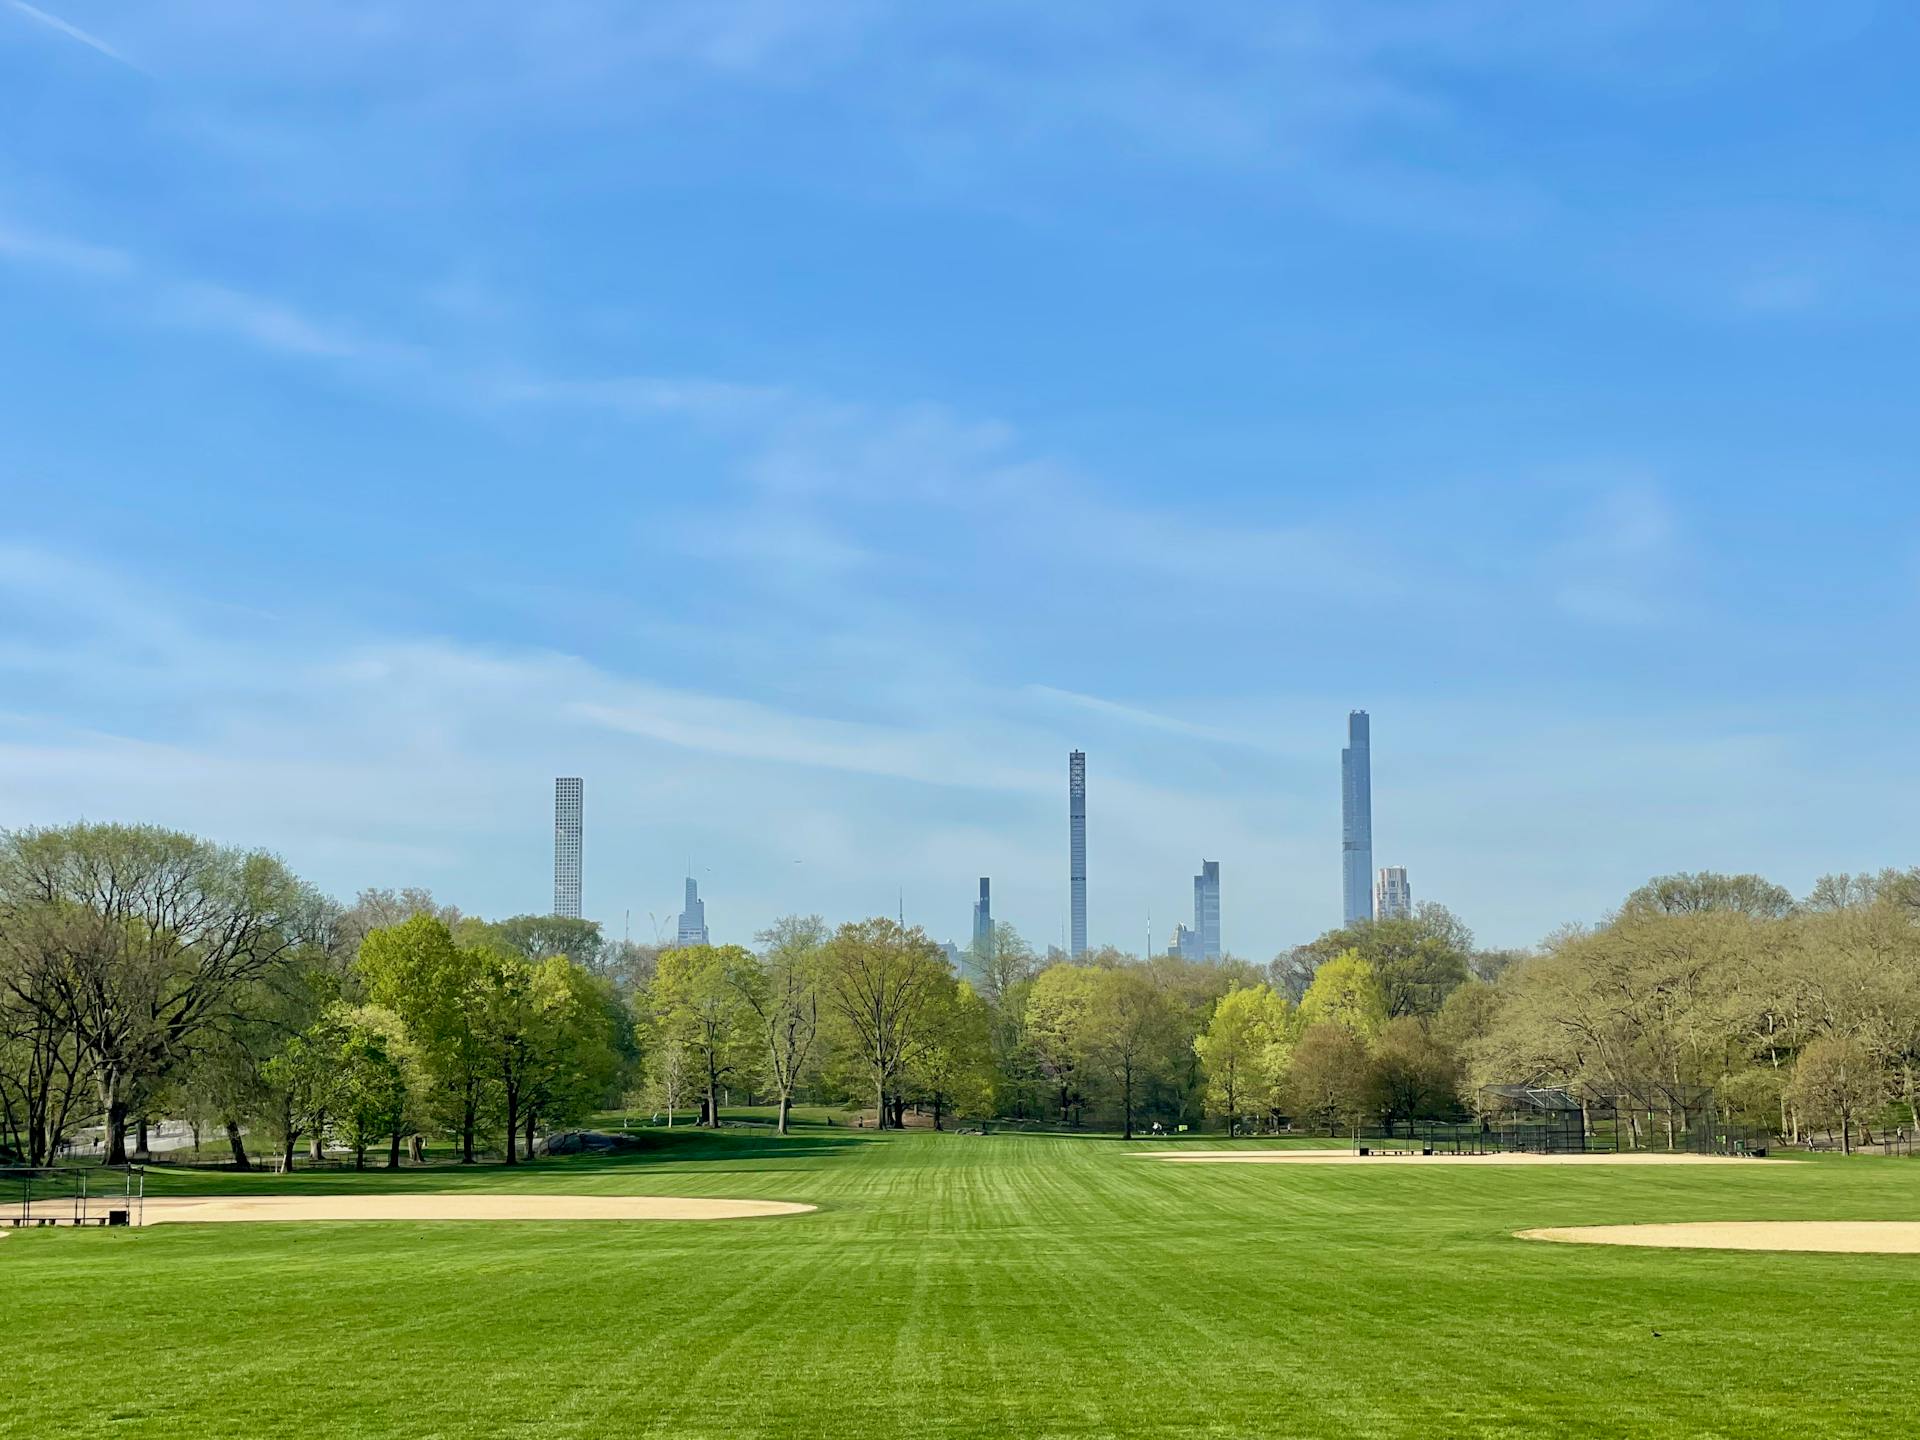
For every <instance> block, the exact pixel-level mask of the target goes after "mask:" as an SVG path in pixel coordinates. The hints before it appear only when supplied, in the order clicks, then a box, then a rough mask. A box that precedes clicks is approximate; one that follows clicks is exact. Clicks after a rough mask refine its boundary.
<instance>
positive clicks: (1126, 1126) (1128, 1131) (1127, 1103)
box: [1120, 1069, 1133, 1140]
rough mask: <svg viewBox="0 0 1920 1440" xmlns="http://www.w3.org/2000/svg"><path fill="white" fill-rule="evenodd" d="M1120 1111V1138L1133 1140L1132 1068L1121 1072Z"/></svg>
mask: <svg viewBox="0 0 1920 1440" xmlns="http://www.w3.org/2000/svg"><path fill="white" fill-rule="evenodd" d="M1120 1111H1121V1126H1120V1131H1121V1134H1120V1138H1121V1139H1123V1140H1131V1139H1133V1071H1132V1070H1131V1069H1127V1070H1124V1071H1122V1072H1121V1080H1120Z"/></svg>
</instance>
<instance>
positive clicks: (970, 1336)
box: [0, 1125, 1920, 1440]
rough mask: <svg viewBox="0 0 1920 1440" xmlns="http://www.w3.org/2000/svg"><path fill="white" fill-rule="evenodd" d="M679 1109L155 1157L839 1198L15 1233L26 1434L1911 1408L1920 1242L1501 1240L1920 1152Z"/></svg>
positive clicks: (3, 1414) (14, 1382)
mask: <svg viewBox="0 0 1920 1440" xmlns="http://www.w3.org/2000/svg"><path fill="white" fill-rule="evenodd" d="M655 1138H656V1140H657V1144H655V1145H654V1146H653V1147H652V1148H650V1149H649V1150H648V1151H646V1152H645V1153H642V1154H639V1155H635V1156H629V1157H623V1158H620V1159H613V1160H602V1159H595V1158H591V1157H582V1158H575V1159H561V1160H550V1161H542V1162H540V1163H539V1164H537V1165H535V1166H533V1167H531V1168H527V1169H522V1170H519V1171H509V1170H504V1169H502V1168H499V1167H487V1168H486V1169H484V1170H470V1171H464V1172H463V1171H460V1170H458V1169H453V1168H449V1169H427V1170H420V1171H404V1172H401V1173H400V1174H398V1175H392V1176H389V1175H385V1174H382V1173H380V1172H369V1173H368V1174H365V1175H354V1174H351V1173H319V1174H313V1175H296V1176H293V1177H290V1178H288V1179H285V1180H282V1179H277V1178H274V1177H270V1176H254V1177H249V1176H243V1175H220V1174H209V1173H165V1174H160V1175H156V1176H155V1177H154V1179H153V1182H152V1184H151V1186H150V1193H154V1194H160V1193H185V1192H189V1191H197V1192H211V1193H232V1192H236V1191H244V1192H249V1193H252V1192H259V1193H274V1192H287V1191H292V1190H296V1189H297V1190H301V1191H312V1190H320V1189H325V1190H334V1189H342V1190H351V1189H375V1188H378V1189H388V1188H394V1187H405V1188H409V1189H421V1190H436V1189H456V1188H457V1189H467V1188H472V1187H481V1188H489V1189H502V1190H505V1189H515V1190H551V1191H554V1192H570V1193H583V1192H593V1193H617V1192H628V1193H636V1194H661V1195H716V1196H734V1195H737V1196H764V1197H768V1198H774V1199H786V1200H802V1201H810V1202H812V1203H814V1204H817V1205H819V1206H820V1207H821V1210H820V1212H819V1213H817V1214H812V1215H803V1216H798V1217H794V1218H787V1219H771V1220H747V1221H723V1222H661V1223H639V1224H631V1223H629V1224H622V1223H611V1222H602V1223H567V1224H551V1223H538V1222H520V1223H502V1224H484V1223H446V1224H438V1225H421V1224H374V1223H357V1224H334V1225H305V1226H293V1225H217V1226H160V1227H155V1228H152V1229H148V1230H146V1231H142V1232H128V1231H118V1232H105V1231H90V1232H65V1233H53V1232H23V1233H19V1234H14V1235H11V1236H9V1237H7V1238H5V1239H0V1301H4V1308H3V1310H0V1355H4V1363H0V1435H8V1436H12V1435H19V1436H34V1437H49V1436H56V1435H80V1434H85V1435H103V1436H104V1435H126V1436H156V1437H157V1436H165V1437H210V1436H260V1435H268V1434H273V1435H290V1436H303V1437H304V1436H337V1435H365V1436H448V1437H455V1436H458V1437H480V1436H489V1437H490V1436H498V1435H503V1434H526V1435H534V1436H541V1437H550V1436H602V1435H604V1436H636V1435H658V1436H673V1437H677V1440H687V1437H705V1436H713V1437H719V1436H729V1437H737V1436H792V1437H816V1436H842V1435H846V1436H858V1437H861V1440H889V1437H893V1436H922V1435H927V1436H931V1435H943V1436H944V1435H956V1436H958V1435H1008V1436H1021V1437H1035V1436H1109V1435H1111V1436H1158V1435H1168V1436H1173V1435H1177V1436H1183V1437H1186V1436H1242V1435H1259V1436H1281V1435H1302V1436H1307V1435H1311V1436H1345V1435H1356V1436H1358V1435H1368V1436H1371V1435H1395V1436H1410V1437H1411V1436H1419V1437H1434V1436H1466V1435H1512V1436H1548V1435H1644V1436H1660V1437H1669V1436H1676V1435H1724V1436H1728V1437H1741V1440H1747V1437H1755V1436H1771V1435H1781V1436H1793V1437H1797V1440H1805V1437H1812V1436H1824V1435H1858V1436H1888V1435H1896V1434H1905V1433H1911V1432H1912V1431H1913V1429H1914V1427H1915V1426H1916V1425H1920V1379H1917V1378H1916V1366H1915V1342H1916V1339H1917V1338H1920V1257H1874V1256H1843V1255H1825V1256H1823V1255H1759V1254H1740V1253H1728V1252H1700V1251H1656V1250H1630V1249H1609V1248H1602V1247H1586V1246H1567V1245H1545V1244H1539V1243H1532V1242H1524V1241H1519V1240H1514V1239H1512V1238H1510V1234H1509V1232H1511V1231H1513V1230H1515V1229H1518V1228H1522V1227H1526V1226H1534V1225H1556V1224H1559V1225H1569V1224H1587V1223H1602V1222H1620V1221H1635V1220H1646V1221H1653V1220H1694V1219H1771V1218H1805V1219H1821V1218H1853V1219H1916V1218H1920V1163H1916V1162H1902V1161H1887V1160H1874V1159H1855V1160H1852V1161H1845V1160H1840V1159H1837V1158H1836V1159H1831V1160H1829V1159H1822V1160H1816V1161H1800V1162H1774V1163H1764V1164H1763V1163H1753V1164H1748V1165H1739V1166H1725V1167H1704V1166H1703V1167H1675V1168H1672V1169H1664V1168H1652V1167H1649V1168H1621V1169H1605V1168H1589V1169H1545V1168H1534V1169H1530V1168H1511V1169H1507V1168H1481V1169H1449V1168H1447V1167H1445V1166H1444V1165H1442V1164H1436V1165H1433V1166H1430V1167H1429V1166H1426V1165H1416V1164H1411V1163H1403V1162H1387V1163H1385V1164H1383V1165H1382V1167H1381V1168H1378V1169H1374V1168H1371V1167H1345V1166H1311V1167H1301V1168H1297V1169H1295V1168H1289V1167H1284V1166H1174V1165H1160V1164H1157V1163H1154V1162H1153V1161H1150V1160H1143V1159H1139V1158H1136V1156H1135V1152H1137V1151H1139V1150H1142V1149H1147V1148H1152V1147H1153V1145H1154V1142H1134V1143H1126V1142H1121V1141H1118V1140H1113V1139H1099V1138H1056V1137H1051V1136H1033V1135H1008V1136H998V1135H996V1136H989V1137H985V1138H980V1137H961V1136H948V1135H934V1134H928V1133H923V1132H914V1133H909V1134H907V1135H885V1136H879V1135H874V1134H873V1133H872V1132H865V1131H857V1130H856V1131H849V1130H847V1129H845V1128H844V1127H834V1128H826V1127H824V1126H817V1125H808V1126H806V1127H805V1128H804V1129H802V1130H801V1131H800V1132H799V1133H797V1134H796V1135H795V1136H793V1137H791V1138H790V1139H788V1140H785V1141H782V1140H780V1139H778V1138H777V1137H774V1136H772V1135H770V1134H763V1133H759V1132H755V1131H726V1132H723V1133H722V1134H721V1135H719V1136H705V1135H700V1134H697V1133H692V1132H686V1131H680V1130H676V1131H675V1132H674V1133H673V1134H672V1136H671V1137H670V1138H669V1137H668V1136H666V1135H665V1134H658V1135H657V1136H656V1137H655ZM1167 1143H1172V1142H1167ZM1194 1143H1197V1144H1199V1145H1202V1146H1218V1145H1220V1144H1221V1143H1222V1142H1221V1141H1220V1140H1218V1139H1217V1138H1214V1139H1205V1140H1200V1141H1197V1142H1194ZM1656 1330H1657V1331H1658V1332H1659V1337H1658V1338H1656V1337H1655V1334H1654V1332H1655V1331H1656Z"/></svg>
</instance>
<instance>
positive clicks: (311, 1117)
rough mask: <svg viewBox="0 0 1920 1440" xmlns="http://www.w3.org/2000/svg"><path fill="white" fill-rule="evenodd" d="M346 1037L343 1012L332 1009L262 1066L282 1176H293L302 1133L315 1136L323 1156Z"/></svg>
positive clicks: (266, 1116)
mask: <svg viewBox="0 0 1920 1440" xmlns="http://www.w3.org/2000/svg"><path fill="white" fill-rule="evenodd" d="M344 1039H345V1036H344V1032H343V1030H342V1027H341V1024H340V1017H339V1011H338V1010H337V1009H334V1010H329V1011H328V1012H327V1013H326V1014H325V1015H322V1016H321V1017H320V1018H319V1019H317V1020H315V1021H314V1022H313V1023H312V1024H310V1025H309V1026H308V1027H307V1028H306V1029H305V1030H302V1031H301V1032H300V1033H299V1034H297V1035H291V1036H289V1037H287V1040H286V1042H285V1044H283V1045H282V1046H281V1047H280V1050H279V1051H278V1052H277V1053H276V1054H275V1055H274V1056H273V1057H272V1058H270V1059H269V1060H268V1061H267V1062H266V1064H265V1065H264V1066H262V1067H261V1068H262V1078H263V1079H264V1081H265V1083H266V1086H267V1090H268V1094H269V1096H270V1103H269V1106H268V1108H266V1109H264V1110H263V1111H262V1118H263V1119H265V1121H266V1122H267V1128H268V1130H269V1131H270V1132H271V1133H272V1134H273V1136H274V1137H275V1139H276V1140H277V1141H278V1145H279V1152H280V1173H281V1174H282V1175H286V1174H289V1173H291V1172H292V1170H293V1154H294V1147H295V1146H296V1145H297V1144H298V1143H299V1141H300V1137H301V1136H302V1135H307V1136H310V1137H312V1139H313V1142H314V1146H315V1153H316V1154H317V1153H318V1149H319V1146H320V1145H321V1143H322V1140H323V1138H324V1136H325V1134H326V1128H327V1123H328V1120H329V1119H330V1118H331V1116H332V1113H333V1098H334V1067H335V1065H336V1063H337V1061H338V1057H339V1053H340V1047H341V1045H342V1043H343V1042H344Z"/></svg>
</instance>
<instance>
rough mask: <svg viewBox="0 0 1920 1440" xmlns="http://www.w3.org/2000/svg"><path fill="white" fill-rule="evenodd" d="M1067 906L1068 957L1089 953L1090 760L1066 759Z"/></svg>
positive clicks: (1079, 756)
mask: <svg viewBox="0 0 1920 1440" xmlns="http://www.w3.org/2000/svg"><path fill="white" fill-rule="evenodd" d="M1067 850H1068V855H1067V903H1068V907H1069V909H1070V911H1071V916H1072V919H1071V926H1070V930H1069V933H1068V938H1067V954H1069V955H1071V956H1074V957H1075V958H1078V957H1079V956H1081V955H1084V954H1086V953H1087V757H1086V753H1085V752H1084V751H1080V750H1075V751H1073V752H1072V753H1070V754H1069V755H1068V756H1067Z"/></svg>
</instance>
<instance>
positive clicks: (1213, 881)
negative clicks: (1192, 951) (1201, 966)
mask: <svg viewBox="0 0 1920 1440" xmlns="http://www.w3.org/2000/svg"><path fill="white" fill-rule="evenodd" d="M1193 928H1194V929H1195V930H1196V931H1197V932H1198V933H1199V936H1200V958H1201V959H1202V960H1218V959H1219V958H1220V953H1221V951H1220V862H1219V861H1218V860H1202V861H1201V862H1200V873H1199V874H1198V875H1196V876H1194V877H1193Z"/></svg>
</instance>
